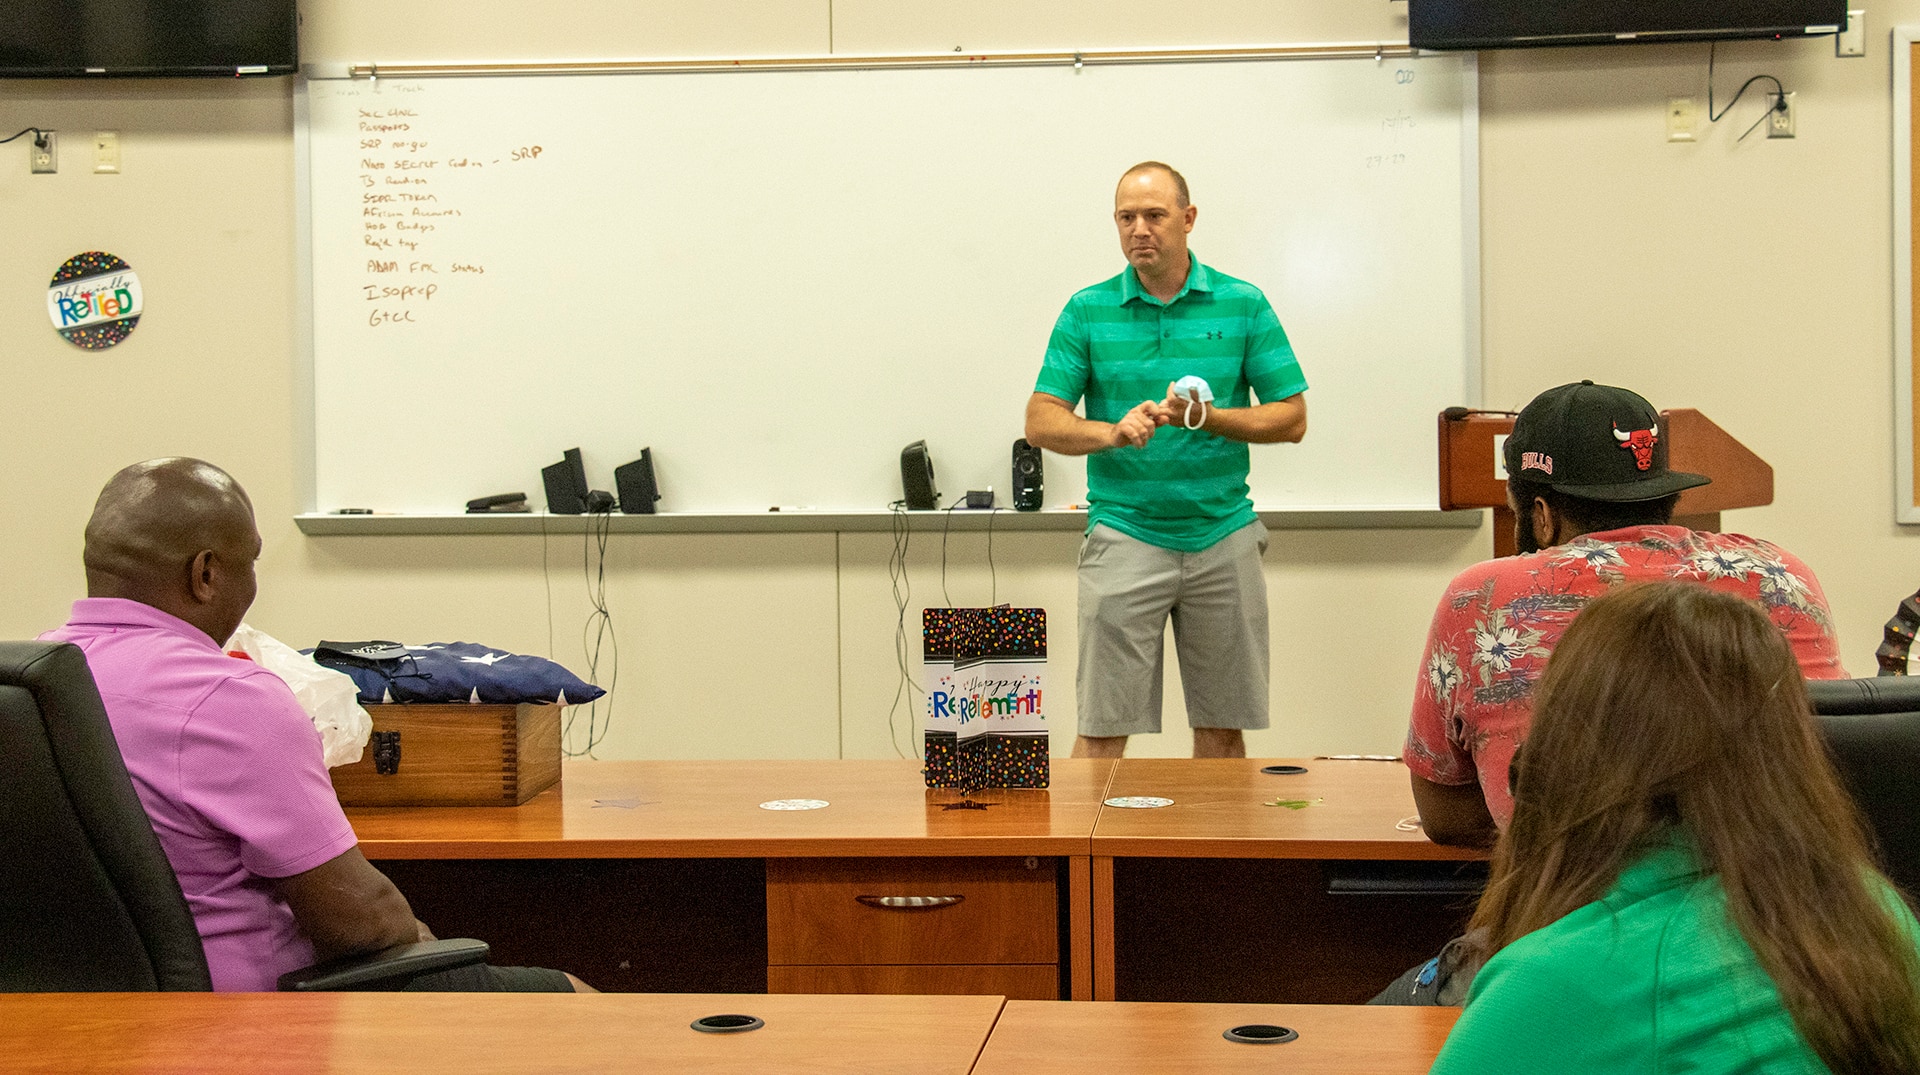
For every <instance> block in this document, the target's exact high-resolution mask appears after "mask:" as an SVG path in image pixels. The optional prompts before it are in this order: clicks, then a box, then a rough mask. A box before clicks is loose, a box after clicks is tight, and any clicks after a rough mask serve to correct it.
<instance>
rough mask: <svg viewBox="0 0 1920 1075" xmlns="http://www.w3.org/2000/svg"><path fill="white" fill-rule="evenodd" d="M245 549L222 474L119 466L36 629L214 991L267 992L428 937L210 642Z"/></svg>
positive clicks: (533, 981) (265, 678)
mask: <svg viewBox="0 0 1920 1075" xmlns="http://www.w3.org/2000/svg"><path fill="white" fill-rule="evenodd" d="M259 555H260V533H259V531H258V530H257V529H256V528H255V526H254V520H253V505H252V503H251V502H250V501H249V500H248V499H247V494H246V492H245V490H243V489H241V488H240V486H239V484H238V483H236V482H235V481H234V480H233V479H232V478H231V477H229V476H228V475H227V474H226V472H224V471H222V470H221V469H220V468H218V467H215V466H213V465H211V464H208V463H203V462H200V461H199V460H195V459H158V460H153V461H150V462H146V463H138V464H135V465H134V466H131V467H128V468H126V469H125V470H123V471H121V472H120V473H118V474H116V475H114V476H113V479H112V480H111V481H109V482H108V483H107V487H106V488H105V489H103V490H101V493H100V499H99V501H98V502H97V503H96V504H95V505H94V509H93V518H92V519H91V520H89V521H88V523H87V542H86V553H85V559H86V568H87V594H88V596H87V598H86V599H85V600H82V601H77V602H75V603H74V606H73V618H72V619H70V620H69V621H67V624H66V626H64V627H61V628H60V629H59V630H56V631H49V632H48V633H47V634H45V635H43V636H42V637H43V638H47V639H50V640H55V641H62V642H72V643H74V644H75V645H77V646H79V647H80V648H81V650H83V651H84V652H85V653H86V655H87V664H88V666H89V667H91V668H92V670H93V677H94V680H95V682H96V683H98V684H99V686H100V695H101V697H102V699H103V700H104V701H105V702H106V707H107V717H108V719H109V720H110V721H111V722H112V724H113V733H114V738H116V739H117V740H118V741H119V743H120V753H121V755H122V756H124V757H125V758H126V763H127V771H128V773H130V774H131V775H132V777H133V786H134V790H135V791H137V792H138V793H139V795H140V802H141V804H142V805H143V806H145V807H146V809H147V816H148V818H149V819H151V821H152V822H153V829H154V832H155V833H157V834H158V835H159V837H160V846H161V847H162V848H163V849H164V850H165V851H166V855H167V860H168V861H169V862H171V863H172V864H173V870H174V873H175V874H176V875H177V876H178V877H179V878H180V887H181V889H182V890H183V891H184V892H185V893H186V897H187V904H188V906H189V907H190V908H191V909H192V911H193V919H194V924H195V925H196V926H198V927H199V930H200V939H201V942H202V944H203V945H204V947H205V949H206V953H207V965H208V967H209V969H210V970H211V971H212V974H213V987H214V988H215V989H218V990H270V989H273V988H274V986H275V982H276V980H277V979H278V978H279V976H280V975H281V974H284V973H286V972H287V971H290V970H297V969H299V968H300V967H304V966H306V965H308V964H310V963H313V962H315V961H317V960H323V959H331V958H333V957H335V956H343V955H352V954H356V953H361V952H373V951H378V950H379V949H382V948H386V947H389V946H392V945H396V944H405V943H410V942H413V941H418V940H429V939H431V938H432V934H430V933H429V932H428V931H427V927H426V926H424V925H422V924H421V923H420V922H419V921H418V920H416V919H415V918H414V917H413V911H412V909H411V908H410V907H408V905H407V899H406V897H405V896H402V895H401V894H400V891H399V889H397V888H395V887H394V886H393V882H391V881H389V880H387V878H386V875H384V874H382V873H381V872H380V871H378V870H376V869H374V868H373V866H372V865H371V864H369V863H368V862H367V860H366V858H365V856H363V855H361V853H360V848H359V843H358V841H357V840H356V839H355V838H354V834H353V829H352V828H351V827H350V826H349V825H348V824H347V819H346V816H345V815H344V814H343V813H341V810H340V801H339V799H338V798H336V797H335V795H334V792H333V785H332V784H331V782H329V780H328V779H327V770H326V767H325V766H324V765H323V764H322V761H321V747H320V735H319V733H318V732H317V731H315V730H314V727H313V724H312V722H311V721H310V720H309V719H308V718H307V715H306V713H305V712H304V711H303V710H302V709H301V708H300V705H299V703H298V702H296V701H295V700H294V697H293V692H292V691H290V690H289V689H288V688H287V685H286V684H285V683H284V682H282V681H281V680H280V678H279V677H278V676H276V675H274V674H273V673H272V672H269V671H267V670H265V669H263V668H261V667H259V666H258V665H255V664H253V663H252V662H251V661H242V660H236V659H234V658H232V657H229V656H227V655H226V654H225V653H223V652H222V651H221V649H220V644H221V642H223V641H224V640H225V639H227V638H228V637H230V636H231V635H232V634H233V631H234V628H236V627H238V626H239V625H240V619H241V617H242V616H244V615H245V614H246V611H247V608H248V606H249V605H251V604H253V598H254V593H255V582H254V575H253V563H254V560H255V559H256V558H257V557H258V556H259ZM409 988H413V989H426V990H461V991H489V992H491V991H516V992H542V991H545V992H566V991H569V990H581V991H589V992H590V991H591V990H588V989H587V988H586V987H585V986H583V985H582V984H581V983H580V981H579V980H578V979H576V978H574V977H573V976H571V975H568V974H563V973H561V972H559V971H551V970H542V969H537V968H527V967H484V966H483V967H466V968H461V969H459V970H453V971H445V972H441V973H439V974H432V975H426V976H423V977H421V978H419V979H416V980H415V981H414V983H413V984H412V985H411V986H410V987H409Z"/></svg>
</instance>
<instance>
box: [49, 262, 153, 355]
mask: <svg viewBox="0 0 1920 1075" xmlns="http://www.w3.org/2000/svg"><path fill="white" fill-rule="evenodd" d="M140 308H141V299H140V278H139V277H138V276H136V275H135V274H134V271H133V266H131V265H128V264H127V263H126V262H124V261H121V260H120V259H119V258H117V257H115V256H113V255H112V254H108V253H105V252H103V251H99V250H90V251H88V252H87V253H84V254H76V255H74V256H73V257H70V258H68V259H67V260H66V262H65V263H64V264H62V265H61V266H60V268H59V269H58V270H56V271H55V272H54V274H53V281H52V282H51V283H49V284H48V285H47V316H48V317H49V318H50V319H52V321H53V327H54V328H55V329H57V330H58V331H59V333H60V335H61V336H63V337H65V338H66V341H67V342H68V343H71V344H73V345H74V346H75V347H84V348H86V349H87V350H89V351H104V350H106V349H107V348H109V347H112V346H113V345H114V344H116V343H119V342H120V341H121V340H124V339H126V338H127V337H128V336H130V335H132V334H133V327H134V326H135V325H137V324H139V323H140Z"/></svg>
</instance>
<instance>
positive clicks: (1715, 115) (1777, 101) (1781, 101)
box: [1707, 42, 1787, 142]
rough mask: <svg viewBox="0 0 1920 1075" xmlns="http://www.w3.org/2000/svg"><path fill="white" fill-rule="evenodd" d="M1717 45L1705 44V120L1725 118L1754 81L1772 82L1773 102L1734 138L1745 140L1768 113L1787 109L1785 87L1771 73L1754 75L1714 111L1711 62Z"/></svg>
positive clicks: (1714, 120) (1715, 121)
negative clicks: (1720, 107)
mask: <svg viewBox="0 0 1920 1075" xmlns="http://www.w3.org/2000/svg"><path fill="white" fill-rule="evenodd" d="M1717 45H1718V42H1709V43H1708V45H1707V122H1709V123H1718V122H1720V121H1721V120H1722V119H1725V118H1726V115H1727V113H1728V112H1731V111H1733V106H1734V105H1737V104H1739V103H1740V98H1741V96H1742V95H1744V94H1745V93H1746V92H1747V88H1748V87H1749V86H1752V85H1753V84H1754V83H1756V82H1759V81H1761V80H1762V79H1764V80H1766V81H1768V82H1771V83H1773V91H1774V103H1773V104H1771V105H1769V106H1767V110H1766V111H1765V112H1762V113H1760V118H1759V119H1757V120H1754V121H1753V126H1752V127H1748V128H1747V129H1746V131H1745V132H1743V133H1742V134H1741V135H1740V137H1739V138H1737V139H1735V141H1739V142H1744V141H1746V140H1747V135H1749V134H1752V133H1753V132H1754V130H1755V129H1756V128H1758V127H1759V126H1760V125H1761V124H1762V123H1765V122H1766V121H1767V117H1768V116H1769V115H1771V114H1773V113H1774V112H1785V111H1786V110H1787V88H1786V87H1785V86H1782V85H1781V84H1780V80H1779V79H1777V78H1775V77H1773V76H1772V75H1755V76H1753V77H1752V78H1750V79H1748V80H1746V81H1745V82H1742V83H1741V84H1740V88H1739V89H1738V90H1737V91H1735V92H1734V95H1733V100H1731V101H1728V102H1727V107H1725V108H1723V109H1721V110H1720V111H1719V112H1715V111H1714V110H1713V62H1714V53H1715V51H1716V48H1717Z"/></svg>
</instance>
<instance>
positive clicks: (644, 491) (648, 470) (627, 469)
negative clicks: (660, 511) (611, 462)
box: [613, 448, 660, 515]
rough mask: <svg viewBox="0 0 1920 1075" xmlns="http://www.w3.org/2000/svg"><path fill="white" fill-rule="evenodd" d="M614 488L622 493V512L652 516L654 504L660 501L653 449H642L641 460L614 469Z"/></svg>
mask: <svg viewBox="0 0 1920 1075" xmlns="http://www.w3.org/2000/svg"><path fill="white" fill-rule="evenodd" d="M613 487H614V488H615V489H617V490H619V492H620V510H621V511H623V512H626V513H627V514H628V515H652V514H653V503H654V501H656V500H659V499H660V486H659V484H658V483H657V482H655V481H654V480H653V449H652V448H642V449H640V458H638V459H636V460H634V461H633V462H631V463H628V464H626V465H625V466H618V467H615V468H613Z"/></svg>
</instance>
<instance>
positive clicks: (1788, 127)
mask: <svg viewBox="0 0 1920 1075" xmlns="http://www.w3.org/2000/svg"><path fill="white" fill-rule="evenodd" d="M1797 96H1799V95H1798V94H1794V93H1789V94H1786V95H1784V96H1783V95H1781V94H1778V93H1769V94H1767V107H1768V109H1769V111H1768V112H1767V137H1768V138H1792V137H1793V113H1794V98H1795V97H1797Z"/></svg>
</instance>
